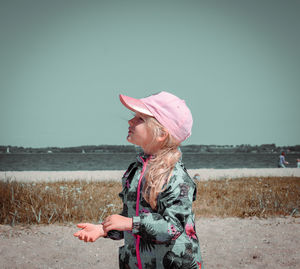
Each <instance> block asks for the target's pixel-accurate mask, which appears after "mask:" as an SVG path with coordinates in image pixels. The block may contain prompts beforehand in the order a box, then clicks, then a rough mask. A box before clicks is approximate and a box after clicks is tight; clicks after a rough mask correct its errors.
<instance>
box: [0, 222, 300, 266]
mask: <svg viewBox="0 0 300 269" xmlns="http://www.w3.org/2000/svg"><path fill="white" fill-rule="evenodd" d="M196 229H197V234H198V237H199V240H200V244H201V250H202V256H203V260H204V265H205V268H206V269H213V268H222V269H224V268H225V269H226V268H233V269H238V268H257V269H259V268H262V269H267V268H272V269H276V268H300V251H299V246H300V219H299V218H291V217H289V218H269V219H258V218H248V219H239V218H225V219H221V218H204V219H198V220H197V221H196ZM75 231H77V228H76V227H75V225H74V224H68V225H48V226H47V225H40V226H38V225H32V226H28V227H24V226H16V227H10V226H6V225H0V267H1V268H9V269H11V268H30V269H31V268H64V269H71V268H72V269H73V268H89V269H93V268H97V269H98V268H118V247H119V246H121V245H122V244H123V242H122V241H113V240H110V239H104V238H100V239H98V240H97V241H96V242H94V243H85V242H83V241H80V240H78V239H77V238H75V237H73V235H72V234H73V233H74V232H75Z"/></svg>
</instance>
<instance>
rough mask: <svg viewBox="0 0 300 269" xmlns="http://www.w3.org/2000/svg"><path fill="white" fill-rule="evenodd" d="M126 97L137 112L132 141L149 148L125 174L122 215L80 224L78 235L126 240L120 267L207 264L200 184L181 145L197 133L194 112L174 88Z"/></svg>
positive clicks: (124, 100) (132, 123) (130, 134)
mask: <svg viewBox="0 0 300 269" xmlns="http://www.w3.org/2000/svg"><path fill="white" fill-rule="evenodd" d="M120 100H121V102H122V104H123V105H124V106H125V107H127V108H128V109H130V110H132V111H134V112H135V116H134V118H132V119H131V120H129V122H128V123H129V130H128V136H127V140H128V141H129V142H130V143H133V144H135V145H138V146H140V147H141V148H142V149H143V151H144V152H143V153H142V154H139V155H138V157H137V160H136V162H134V163H132V164H131V165H130V166H129V168H128V169H127V171H126V172H125V174H124V176H123V178H122V186H123V190H122V192H121V193H120V194H119V196H120V198H121V199H122V201H123V211H122V213H121V214H120V215H111V216H108V217H107V218H106V219H105V220H104V221H103V223H102V224H100V225H94V224H90V223H80V224H78V225H77V226H78V227H79V228H82V229H81V230H80V231H78V232H77V233H75V234H74V236H77V237H78V238H79V239H80V240H84V241H85V242H94V241H95V240H96V239H98V238H99V237H107V238H111V239H114V240H119V239H124V241H125V245H124V246H122V247H121V248H120V249H119V265H120V268H153V269H154V268H201V264H202V258H201V254H200V247H199V242H198V237H197V234H196V230H195V220H194V214H193V212H192V202H193V201H194V200H195V199H196V185H195V183H194V182H193V180H192V179H191V178H190V177H189V175H188V173H187V171H186V169H185V167H184V166H183V164H182V163H181V161H180V159H181V152H180V150H179V148H178V147H179V145H180V143H181V142H182V141H184V140H185V139H186V138H188V137H189V136H190V135H191V129H192V124H193V119H192V115H191V112H190V110H189V109H188V107H187V106H186V104H185V102H184V101H183V100H181V99H179V98H178V97H176V96H174V95H173V94H170V93H168V92H160V93H159V94H156V95H152V96H149V97H146V98H143V99H134V98H131V97H128V96H124V95H120Z"/></svg>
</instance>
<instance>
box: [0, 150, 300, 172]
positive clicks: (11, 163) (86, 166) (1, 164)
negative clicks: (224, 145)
mask: <svg viewBox="0 0 300 269" xmlns="http://www.w3.org/2000/svg"><path fill="white" fill-rule="evenodd" d="M135 156H136V155H135V154H134V153H121V154H120V153H119V154H113V153H110V154H108V153H95V154H94V153H87V154H80V153H59V154H55V153H53V154H0V171H76V170H124V169H126V168H127V167H128V165H129V164H130V163H131V162H133V161H134V160H135ZM297 158H300V154H288V155H287V157H286V160H287V161H288V162H290V165H289V166H288V167H296V159H297ZM183 162H184V164H185V166H186V167H187V168H188V169H197V168H219V169H220V168H274V167H277V162H278V154H262V153H259V154H255V153H251V154H249V153H248V154H246V153H234V154H203V153H202V154H199V153H197V154H188V153H185V154H183Z"/></svg>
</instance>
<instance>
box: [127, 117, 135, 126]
mask: <svg viewBox="0 0 300 269" xmlns="http://www.w3.org/2000/svg"><path fill="white" fill-rule="evenodd" d="M133 120H134V118H132V119H131V120H129V121H128V124H129V126H132V125H133Z"/></svg>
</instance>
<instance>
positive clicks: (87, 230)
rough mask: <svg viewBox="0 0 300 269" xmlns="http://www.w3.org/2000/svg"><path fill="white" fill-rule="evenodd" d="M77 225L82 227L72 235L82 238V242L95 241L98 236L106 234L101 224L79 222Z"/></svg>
mask: <svg viewBox="0 0 300 269" xmlns="http://www.w3.org/2000/svg"><path fill="white" fill-rule="evenodd" d="M77 227H78V228H82V229H81V230H80V231H78V232H77V233H74V236H76V237H78V239H80V240H84V242H95V241H96V240H97V239H98V238H99V237H103V236H106V233H105V232H104V231H103V226H102V224H100V225H95V224H91V223H79V224H77Z"/></svg>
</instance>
